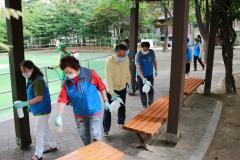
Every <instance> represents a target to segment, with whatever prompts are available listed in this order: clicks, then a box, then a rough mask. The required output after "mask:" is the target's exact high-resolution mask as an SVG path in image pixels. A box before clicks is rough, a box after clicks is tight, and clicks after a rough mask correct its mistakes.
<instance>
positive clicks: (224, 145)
mask: <svg viewBox="0 0 240 160" xmlns="http://www.w3.org/2000/svg"><path fill="white" fill-rule="evenodd" d="M235 80H236V85H237V88H238V94H237V95H224V94H220V95H219V94H217V95H214V97H215V98H217V99H219V100H221V101H222V102H223V112H222V116H221V119H220V122H219V124H218V128H217V130H216V133H215V136H214V139H213V141H212V143H211V145H210V147H209V149H208V152H207V154H206V155H205V157H204V160H240V73H238V74H236V75H235Z"/></svg>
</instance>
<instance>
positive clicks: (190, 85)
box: [184, 78, 204, 95]
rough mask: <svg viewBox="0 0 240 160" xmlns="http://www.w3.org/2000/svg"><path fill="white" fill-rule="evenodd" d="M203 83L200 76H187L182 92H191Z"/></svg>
mask: <svg viewBox="0 0 240 160" xmlns="http://www.w3.org/2000/svg"><path fill="white" fill-rule="evenodd" d="M203 83H204V79H200V78H189V79H186V80H185V85H184V94H187V95H189V94H192V92H193V91H194V90H196V89H197V88H198V87H199V86H200V85H202V84H203Z"/></svg>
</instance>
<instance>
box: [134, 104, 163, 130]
mask: <svg viewBox="0 0 240 160" xmlns="http://www.w3.org/2000/svg"><path fill="white" fill-rule="evenodd" d="M162 103H163V102H159V103H156V104H155V106H150V107H149V108H146V110H150V112H147V113H146V114H144V115H143V116H141V118H140V119H138V120H136V119H135V121H134V123H133V124H132V125H131V126H130V127H131V128H133V129H135V128H137V127H138V126H139V125H140V126H141V125H142V124H143V122H146V121H148V120H149V119H151V117H152V116H153V114H154V113H156V112H157V111H158V110H162V106H161V105H160V106H159V104H162Z"/></svg>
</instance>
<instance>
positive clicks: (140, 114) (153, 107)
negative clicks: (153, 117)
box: [123, 99, 162, 127]
mask: <svg viewBox="0 0 240 160" xmlns="http://www.w3.org/2000/svg"><path fill="white" fill-rule="evenodd" d="M161 101H162V99H158V100H156V101H155V102H154V103H153V104H152V106H151V107H149V108H147V109H145V110H144V111H142V112H141V113H139V114H138V115H136V116H135V117H134V118H133V119H131V120H130V121H128V122H127V123H126V124H125V125H124V126H123V127H131V126H132V125H134V123H135V122H136V121H138V120H140V119H141V118H142V117H143V116H144V115H145V114H149V112H150V113H152V110H155V109H156V108H155V107H156V105H157V104H158V103H160V102H161ZM140 122H141V121H140Z"/></svg>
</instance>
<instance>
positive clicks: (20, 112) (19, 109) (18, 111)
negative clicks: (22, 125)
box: [14, 101, 24, 118]
mask: <svg viewBox="0 0 240 160" xmlns="http://www.w3.org/2000/svg"><path fill="white" fill-rule="evenodd" d="M18 102H19V101H16V102H15V103H14V105H15V104H17V103H18ZM17 115H18V118H23V117H24V113H23V109H22V108H18V109H17Z"/></svg>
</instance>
